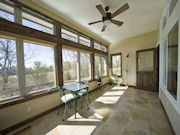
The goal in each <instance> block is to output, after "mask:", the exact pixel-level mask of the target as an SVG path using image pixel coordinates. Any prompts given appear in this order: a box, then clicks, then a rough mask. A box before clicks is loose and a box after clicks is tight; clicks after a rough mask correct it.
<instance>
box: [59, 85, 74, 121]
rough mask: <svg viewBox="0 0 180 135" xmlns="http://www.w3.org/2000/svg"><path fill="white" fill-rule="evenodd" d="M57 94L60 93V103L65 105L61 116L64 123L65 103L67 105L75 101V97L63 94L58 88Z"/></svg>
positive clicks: (70, 94)
mask: <svg viewBox="0 0 180 135" xmlns="http://www.w3.org/2000/svg"><path fill="white" fill-rule="evenodd" d="M59 93H60V100H61V102H63V103H64V104H65V108H64V114H63V119H62V120H63V121H64V118H65V116H66V112H67V103H69V102H71V101H73V100H76V98H77V96H76V95H74V94H72V93H68V94H65V92H64V90H63V89H62V88H60V87H59ZM62 93H63V95H62Z"/></svg>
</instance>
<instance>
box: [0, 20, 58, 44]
mask: <svg viewBox="0 0 180 135" xmlns="http://www.w3.org/2000/svg"><path fill="white" fill-rule="evenodd" d="M0 34H2V35H6V36H11V35H12V36H15V37H18V38H19V37H20V38H23V39H25V40H31V41H35V42H37V41H39V42H41V41H46V42H47V43H50V44H55V43H56V42H57V39H56V37H55V36H54V35H51V34H48V33H45V32H41V31H38V30H35V29H32V28H29V27H26V26H23V25H21V24H17V23H14V22H10V21H7V20H5V19H3V18H1V21H0Z"/></svg>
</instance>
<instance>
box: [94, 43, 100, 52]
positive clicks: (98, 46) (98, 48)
mask: <svg viewBox="0 0 180 135" xmlns="http://www.w3.org/2000/svg"><path fill="white" fill-rule="evenodd" d="M100 48H101V45H100V44H99V43H96V42H94V49H97V50H100Z"/></svg>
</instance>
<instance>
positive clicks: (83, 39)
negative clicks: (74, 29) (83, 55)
mask: <svg viewBox="0 0 180 135" xmlns="http://www.w3.org/2000/svg"><path fill="white" fill-rule="evenodd" d="M79 43H80V44H83V45H86V46H89V47H90V46H91V43H90V40H89V39H87V38H85V37H82V36H79Z"/></svg>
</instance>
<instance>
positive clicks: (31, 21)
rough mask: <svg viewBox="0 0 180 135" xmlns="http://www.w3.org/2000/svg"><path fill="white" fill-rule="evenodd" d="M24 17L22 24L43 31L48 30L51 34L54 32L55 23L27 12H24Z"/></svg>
mask: <svg viewBox="0 0 180 135" xmlns="http://www.w3.org/2000/svg"><path fill="white" fill-rule="evenodd" d="M22 17H23V19H22V24H23V25H24V26H27V27H30V28H33V29H36V30H39V31H42V32H46V33H49V34H54V28H53V24H51V23H48V22H46V21H44V20H42V19H40V18H37V17H35V16H32V15H30V14H27V13H25V12H23V13H22Z"/></svg>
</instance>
